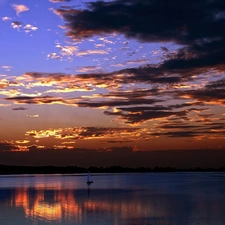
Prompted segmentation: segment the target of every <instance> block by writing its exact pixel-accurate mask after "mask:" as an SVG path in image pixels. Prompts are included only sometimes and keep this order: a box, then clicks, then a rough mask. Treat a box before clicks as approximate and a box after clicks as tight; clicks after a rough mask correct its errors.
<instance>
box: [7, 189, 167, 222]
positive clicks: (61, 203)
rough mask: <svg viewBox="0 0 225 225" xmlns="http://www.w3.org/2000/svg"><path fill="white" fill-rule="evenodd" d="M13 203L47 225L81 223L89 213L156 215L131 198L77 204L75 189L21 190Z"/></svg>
mask: <svg viewBox="0 0 225 225" xmlns="http://www.w3.org/2000/svg"><path fill="white" fill-rule="evenodd" d="M10 202H11V205H14V206H16V207H22V208H23V209H24V213H25V216H26V218H33V219H38V220H43V221H59V220H62V219H65V218H66V219H69V220H71V219H72V220H75V221H77V222H80V221H82V219H83V217H84V214H86V213H87V212H92V213H94V214H95V213H107V212H115V213H116V214H119V215H120V216H121V217H122V218H125V219H127V218H129V217H130V215H132V216H140V215H141V216H144V217H146V216H148V215H149V213H152V212H154V206H153V205H152V204H151V203H150V202H148V203H146V204H145V205H144V206H143V202H141V201H139V200H137V201H136V202H134V201H133V200H132V199H129V198H128V199H123V200H122V201H119V202H118V200H113V199H108V200H107V199H102V198H98V200H97V201H93V200H91V199H89V198H82V200H80V198H79V200H76V199H75V196H74V190H73V189H70V190H60V189H44V188H36V189H34V190H33V189H32V190H30V189H29V188H17V189H16V190H15V193H14V195H13V196H12V199H11V201H10ZM155 213H156V212H155ZM157 214H158V215H159V214H165V210H162V211H160V212H158V211H157ZM164 216H165V215H164Z"/></svg>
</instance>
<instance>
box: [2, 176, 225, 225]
mask: <svg viewBox="0 0 225 225" xmlns="http://www.w3.org/2000/svg"><path fill="white" fill-rule="evenodd" d="M91 175H92V179H93V180H94V183H93V184H91V185H89V186H88V185H87V184H86V179H87V177H86V174H73V175H4V176H0V224H1V225H45V224H46V225H47V224H48V225H51V224H54V225H58V224H61V225H72V224H73V225H76V224H80V225H83V224H85V225H89V224H92V225H101V224H102V225H224V224H225V173H223V172H219V173H217V172H201V173H200V172H199V173H198V172H194V173H189V172H176V173H127V174H91Z"/></svg>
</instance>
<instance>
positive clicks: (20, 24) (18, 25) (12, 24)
mask: <svg viewBox="0 0 225 225" xmlns="http://www.w3.org/2000/svg"><path fill="white" fill-rule="evenodd" d="M11 27H12V28H13V29H20V28H21V27H22V23H21V22H19V21H13V22H12V23H11Z"/></svg>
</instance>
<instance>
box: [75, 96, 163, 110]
mask: <svg viewBox="0 0 225 225" xmlns="http://www.w3.org/2000/svg"><path fill="white" fill-rule="evenodd" d="M161 101H162V100H156V99H144V98H139V99H133V100H123V99H120V100H108V101H107V100H104V101H101V102H88V101H81V102H77V105H78V106H79V107H91V108H99V107H103V106H104V107H114V106H126V105H143V104H154V103H156V102H161Z"/></svg>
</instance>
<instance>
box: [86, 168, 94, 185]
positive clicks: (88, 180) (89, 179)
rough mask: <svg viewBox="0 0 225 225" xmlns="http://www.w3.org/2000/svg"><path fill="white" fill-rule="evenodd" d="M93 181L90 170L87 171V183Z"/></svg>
mask: <svg viewBox="0 0 225 225" xmlns="http://www.w3.org/2000/svg"><path fill="white" fill-rule="evenodd" d="M91 183H93V180H92V179H91V175H90V172H89V171H88V178H87V184H91Z"/></svg>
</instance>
